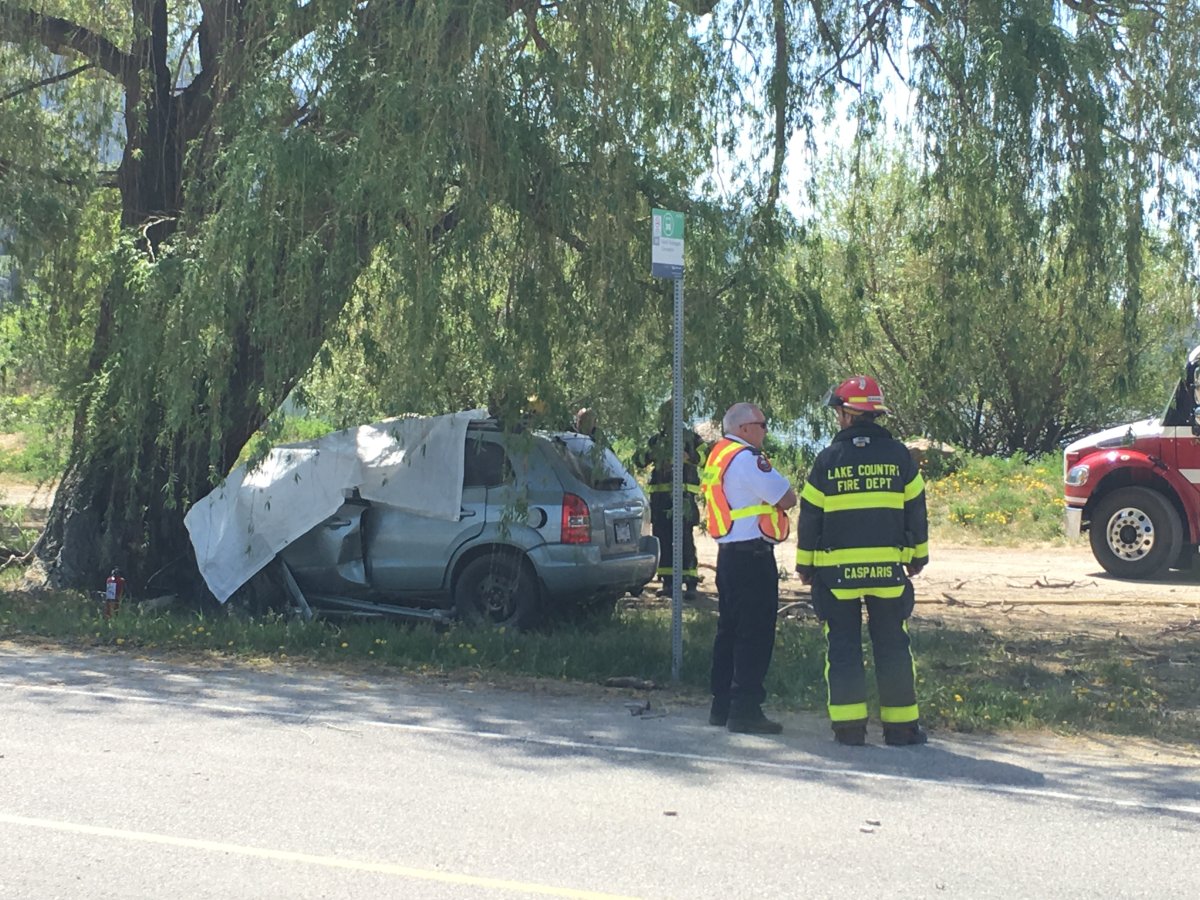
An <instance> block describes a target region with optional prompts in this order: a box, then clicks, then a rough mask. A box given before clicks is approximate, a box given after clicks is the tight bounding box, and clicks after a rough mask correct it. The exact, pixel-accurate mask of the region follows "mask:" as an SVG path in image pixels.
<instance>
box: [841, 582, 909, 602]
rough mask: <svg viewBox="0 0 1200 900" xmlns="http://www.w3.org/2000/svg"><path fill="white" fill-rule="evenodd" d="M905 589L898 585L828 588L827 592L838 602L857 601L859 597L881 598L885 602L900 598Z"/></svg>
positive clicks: (903, 586)
mask: <svg viewBox="0 0 1200 900" xmlns="http://www.w3.org/2000/svg"><path fill="white" fill-rule="evenodd" d="M905 587H906V585H903V584H898V585H894V586H888V587H855V588H830V589H829V592H830V593H831V594H833V596H835V597H837V598H838V599H839V600H858V599H859V598H861V597H882V598H883V599H885V600H887V599H891V598H893V597H899V596H901V595H902V594H903V593H904V589H905Z"/></svg>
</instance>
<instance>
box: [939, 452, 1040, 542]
mask: <svg viewBox="0 0 1200 900" xmlns="http://www.w3.org/2000/svg"><path fill="white" fill-rule="evenodd" d="M925 493H926V505H927V507H928V510H929V523H930V527H931V529H932V530H933V535H934V540H935V541H937V540H943V541H949V542H951V543H983V544H1009V545H1011V544H1021V543H1030V542H1042V541H1061V540H1062V539H1063V530H1062V527H1063V523H1062V511H1063V499H1062V457H1061V456H1059V455H1057V454H1047V455H1046V456H1042V457H1039V458H1037V459H1034V460H1032V461H1028V460H1026V459H1024V458H1022V457H1019V456H1012V457H1008V458H1005V457H999V456H990V457H979V456H967V457H966V458H965V459H963V460H962V461H961V462H960V463H959V465H958V467H957V468H956V470H955V471H954V472H953V473H951V474H949V475H946V476H944V477H941V478H936V479H934V478H928V479H927V480H926V488H925Z"/></svg>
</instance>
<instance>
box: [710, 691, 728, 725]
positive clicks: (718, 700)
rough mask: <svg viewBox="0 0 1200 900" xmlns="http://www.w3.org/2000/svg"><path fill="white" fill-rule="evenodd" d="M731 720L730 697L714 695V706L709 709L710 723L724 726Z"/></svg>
mask: <svg viewBox="0 0 1200 900" xmlns="http://www.w3.org/2000/svg"><path fill="white" fill-rule="evenodd" d="M728 721H729V698H728V697H713V701H712V706H711V707H709V710H708V724H709V725H716V726H717V727H718V728H724V727H725V725H726V723H727V722H728Z"/></svg>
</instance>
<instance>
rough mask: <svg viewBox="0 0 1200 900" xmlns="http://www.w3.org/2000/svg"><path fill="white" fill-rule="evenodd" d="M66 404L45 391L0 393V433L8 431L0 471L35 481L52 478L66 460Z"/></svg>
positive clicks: (55, 476) (51, 479) (67, 417)
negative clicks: (10, 440) (9, 441)
mask: <svg viewBox="0 0 1200 900" xmlns="http://www.w3.org/2000/svg"><path fill="white" fill-rule="evenodd" d="M69 415H70V413H69V410H68V409H67V407H66V405H65V404H64V403H63V402H61V401H59V400H57V399H56V398H54V397H53V396H50V395H47V394H45V393H41V394H36V395H35V394H24V393H23V394H15V395H4V394H0V433H4V434H11V435H13V436H14V438H15V440H14V442H13V444H12V445H11V447H8V446H6V447H5V448H4V449H0V472H11V473H14V474H18V475H21V476H23V477H24V478H26V479H28V480H32V481H36V482H39V483H41V482H47V481H53V480H55V479H57V478H58V477H59V475H61V474H62V470H63V466H64V465H65V463H66V451H67V446H68V441H67V425H68V421H69Z"/></svg>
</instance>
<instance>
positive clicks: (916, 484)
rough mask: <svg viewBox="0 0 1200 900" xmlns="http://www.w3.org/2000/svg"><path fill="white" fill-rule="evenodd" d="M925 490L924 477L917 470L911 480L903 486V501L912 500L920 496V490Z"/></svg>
mask: <svg viewBox="0 0 1200 900" xmlns="http://www.w3.org/2000/svg"><path fill="white" fill-rule="evenodd" d="M924 490H925V479H924V478H922V477H921V473H920V472H918V473H917V474H916V475H914V476H913V480H912V481H910V482H909V483H908V484H906V485H905V486H904V499H905V501H908V500H914V499H916V498H917V497H920V496H921V492H922V491H924Z"/></svg>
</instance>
